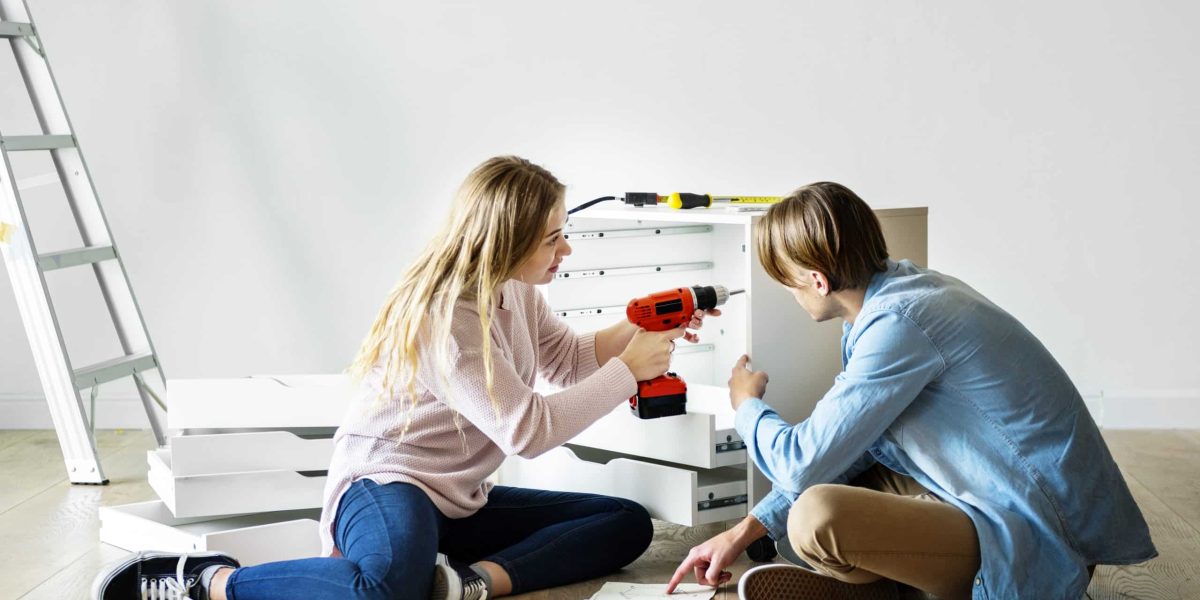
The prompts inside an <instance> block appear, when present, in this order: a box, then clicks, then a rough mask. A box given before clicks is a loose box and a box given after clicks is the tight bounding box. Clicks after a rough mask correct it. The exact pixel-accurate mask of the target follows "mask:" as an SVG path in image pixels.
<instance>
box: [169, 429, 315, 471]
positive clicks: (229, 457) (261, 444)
mask: <svg viewBox="0 0 1200 600" xmlns="http://www.w3.org/2000/svg"><path fill="white" fill-rule="evenodd" d="M169 444H170V448H171V450H170V452H171V459H170V465H171V467H170V468H171V473H172V475H174V476H175V477H190V476H193V475H216V474H223V473H242V472H247V471H324V470H327V469H328V468H329V459H330V458H331V457H332V455H333V437H332V433H329V434H327V435H323V436H321V437H315V438H309V437H301V436H300V435H297V434H296V433H293V432H290V431H252V432H232V433H219V434H204V435H176V436H172V437H171V438H170V440H169Z"/></svg>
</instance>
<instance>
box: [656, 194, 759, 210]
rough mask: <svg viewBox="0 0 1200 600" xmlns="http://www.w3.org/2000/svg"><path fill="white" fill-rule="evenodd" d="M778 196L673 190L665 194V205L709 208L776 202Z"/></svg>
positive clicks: (677, 207)
mask: <svg viewBox="0 0 1200 600" xmlns="http://www.w3.org/2000/svg"><path fill="white" fill-rule="evenodd" d="M781 200H783V198H782V197H780V196H713V195H712V194H689V193H686V192H675V193H673V194H671V195H670V196H667V206H670V207H671V208H674V209H684V208H709V207H711V206H713V205H716V204H728V205H730V206H737V205H740V204H776V203H778V202H779V201H781Z"/></svg>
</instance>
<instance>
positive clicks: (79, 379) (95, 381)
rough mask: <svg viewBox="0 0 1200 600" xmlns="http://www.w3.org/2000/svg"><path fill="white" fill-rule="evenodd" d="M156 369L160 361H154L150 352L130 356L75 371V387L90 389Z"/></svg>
mask: <svg viewBox="0 0 1200 600" xmlns="http://www.w3.org/2000/svg"><path fill="white" fill-rule="evenodd" d="M156 368H158V361H156V360H155V359H154V355H153V354H151V353H149V352H141V353H138V354H130V355H128V356H122V357H120V358H114V359H112V360H106V361H104V362H100V363H96V364H94V365H88V366H86V367H84V368H82V369H77V370H76V371H75V387H76V388H78V389H84V388H89V387H92V386H96V385H100V384H101V383H105V382H108V381H112V380H114V379H120V378H122V377H129V376H130V375H133V374H135V373H140V372H142V371H146V370H149V369H156Z"/></svg>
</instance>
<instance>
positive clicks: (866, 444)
mask: <svg viewBox="0 0 1200 600" xmlns="http://www.w3.org/2000/svg"><path fill="white" fill-rule="evenodd" d="M859 319H860V322H859V323H858V324H857V325H858V326H857V327H854V328H852V329H851V334H852V336H851V337H852V338H853V339H848V340H847V342H846V343H847V344H849V345H851V348H852V350H851V351H850V352H847V353H846V354H847V355H848V356H849V358H848V359H847V362H846V367H845V369H844V370H843V371H842V372H841V373H840V374H838V376H837V378H836V379H835V380H834V384H833V387H832V388H831V389H830V390H829V391H828V392H827V393H826V394H825V396H824V397H823V398H822V399H821V401H820V402H817V405H816V408H814V409H813V413H812V415H811V416H809V418H808V419H805V420H804V421H802V422H800V423H798V424H796V425H791V424H789V423H787V422H786V421H784V420H783V418H782V417H780V416H779V414H778V413H776V412H775V411H774V410H773V409H772V408H771V407H770V406H768V405H767V404H766V403H765V402H763V401H762V400H760V399H756V398H755V399H750V400H747V401H746V402H744V403H743V404H742V405H741V406H740V407H738V410H737V414H736V419H735V421H734V427H735V428H736V429H737V432H738V434H739V435H741V436H742V439H743V440H744V441H745V442H746V452H747V453H748V454H749V456H750V458H751V460H752V461H753V462H754V465H755V466H756V467H758V469H759V470H760V471H762V472H763V474H764V475H766V477H767V478H768V479H770V480H771V482H772V483H773V484H774V486H773V490H772V491H771V493H769V494H768V495H767V496H766V497H764V498H763V500H762V501H760V502H759V503H758V504H757V505H756V506H755V507H754V509H753V511H752V514H753V515H754V517H755V518H756V519H758V520H759V521H760V522H761V523H762V524H763V525H764V526H765V527H766V528H767V529H768V531H770V533H771V536H772V537H773V538H775V539H781V538H782V537H783V536H784V535H786V533H787V527H786V525H787V514H788V510H790V508H791V504H792V503H793V502H794V501H795V499H796V498H797V497H799V495H800V494H801V493H803V492H804V490H806V489H808V488H809V487H811V486H813V485H816V484H820V483H835V482H844V481H845V479H846V477H845V476H846V474H847V473H849V472H851V471H852V469H853V468H854V467H855V466H856V465H857V464H859V463H860V462H862V461H863V459H864V457H863V455H864V454H865V453H866V452H867V450H868V449H869V448H870V447H871V446H872V445H873V444H874V443H875V441H876V440H877V439H878V438H879V436H881V435H883V432H884V431H886V430H887V428H888V427H889V426H890V425H891V424H892V422H893V421H895V420H896V418H897V417H898V416H899V415H900V413H902V412H904V410H905V409H906V408H908V406H909V404H911V403H912V401H913V400H914V399H915V398H916V397H917V395H918V394H920V392H921V390H922V389H924V388H925V386H926V385H928V384H929V383H930V382H931V381H933V380H934V379H936V378H937V376H938V375H939V374H940V373H941V372H942V371H943V370H944V369H945V362H944V361H943V359H942V356H941V354H940V353H939V352H938V350H937V348H936V347H934V345H933V343H932V342H931V341H930V340H929V337H928V336H926V335H925V333H924V332H923V331H922V330H921V329H920V328H919V327H918V326H917V325H916V324H915V323H913V322H912V321H911V320H909V319H908V318H907V317H905V316H904V315H903V314H901V313H900V312H897V311H893V310H879V311H874V312H872V313H870V314H866V315H859ZM856 332H857V335H854V334H855V333H856ZM860 470H861V469H860Z"/></svg>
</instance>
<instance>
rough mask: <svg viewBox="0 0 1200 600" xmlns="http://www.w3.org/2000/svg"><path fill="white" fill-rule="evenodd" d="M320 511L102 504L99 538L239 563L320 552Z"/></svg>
mask: <svg viewBox="0 0 1200 600" xmlns="http://www.w3.org/2000/svg"><path fill="white" fill-rule="evenodd" d="M319 519H320V511H319V510H301V511H285V512H275V513H260V514H254V515H240V516H234V517H225V518H221V519H195V518H192V519H188V518H177V517H175V516H174V515H172V514H171V512H170V510H168V508H167V506H166V505H165V504H164V503H163V502H161V501H158V500H154V501H151V502H138V503H136V504H126V505H123V506H109V507H101V508H100V541H101V542H104V543H106V544H111V545H113V546H116V547H118V548H123V549H125V550H129V551H131V552H137V551H141V550H160V551H165V552H214V551H215V552H225V553H227V554H229V555H230V556H233V557H234V558H237V559H238V560H239V561H240V562H241V563H242V565H243V566H252V565H257V564H262V563H265V562H274V561H279V560H295V559H298V558H310V557H313V556H317V555H319V554H320V552H321V538H320V531H319V527H320V525H319Z"/></svg>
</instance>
